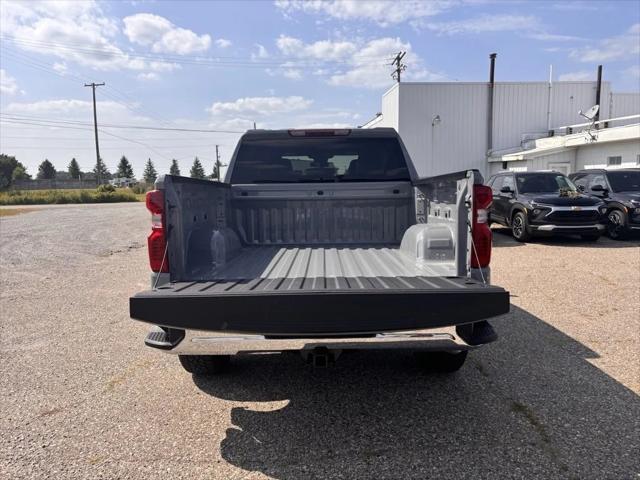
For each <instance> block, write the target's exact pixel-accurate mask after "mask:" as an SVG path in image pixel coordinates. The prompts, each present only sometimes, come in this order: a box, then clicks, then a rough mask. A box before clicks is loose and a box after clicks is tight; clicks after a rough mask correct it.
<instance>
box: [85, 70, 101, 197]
mask: <svg viewBox="0 0 640 480" xmlns="http://www.w3.org/2000/svg"><path fill="white" fill-rule="evenodd" d="M103 85H104V82H102V83H85V84H84V86H85V87H91V90H92V92H93V131H94V133H95V135H96V164H99V163H100V147H99V145H98V116H97V114H96V87H101V86H103ZM97 176H98V185H99V184H100V183H101V180H102V179H101V178H100V171H99V170H98V172H97Z"/></svg>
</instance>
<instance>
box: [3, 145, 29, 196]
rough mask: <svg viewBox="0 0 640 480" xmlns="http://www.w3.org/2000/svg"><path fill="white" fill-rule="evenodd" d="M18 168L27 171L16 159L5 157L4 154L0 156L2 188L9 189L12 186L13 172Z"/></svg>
mask: <svg viewBox="0 0 640 480" xmlns="http://www.w3.org/2000/svg"><path fill="white" fill-rule="evenodd" d="M18 166H21V167H22V168H23V169H24V170H26V168H25V167H24V165H22V164H21V163H20V162H19V161H17V160H16V157H13V156H10V155H5V154H4V153H2V154H0V188H7V187H8V186H9V185H11V181H12V179H13V171H14V170H15V169H16V167H18Z"/></svg>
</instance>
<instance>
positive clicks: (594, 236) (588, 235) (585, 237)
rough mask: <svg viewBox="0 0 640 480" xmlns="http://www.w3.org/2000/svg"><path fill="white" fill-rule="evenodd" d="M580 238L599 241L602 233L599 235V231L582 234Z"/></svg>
mask: <svg viewBox="0 0 640 480" xmlns="http://www.w3.org/2000/svg"><path fill="white" fill-rule="evenodd" d="M580 238H582V240H584V241H586V242H597V241H598V239H599V238H600V235H598V234H597V233H590V234H587V235H580Z"/></svg>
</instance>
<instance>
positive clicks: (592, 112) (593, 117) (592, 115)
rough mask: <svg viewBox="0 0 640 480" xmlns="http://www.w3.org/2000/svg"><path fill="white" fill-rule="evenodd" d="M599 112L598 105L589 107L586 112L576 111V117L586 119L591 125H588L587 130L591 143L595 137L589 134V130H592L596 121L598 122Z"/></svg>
mask: <svg viewBox="0 0 640 480" xmlns="http://www.w3.org/2000/svg"><path fill="white" fill-rule="evenodd" d="M599 111H600V105H594V106H593V107H591V108H590V109H589V110H587V111H586V112H583V111H582V110H578V115H580V116H581V117H584V118H586V119H587V120H589V121H590V122H591V125H589V128H588V129H587V134H588V135H589V136H590V137H591V140H592V141H595V140H596V137H595V136H594V135H593V134H592V133H591V129H592V128H593V126H594V125H595V123H596V121H597V120H598V112H599Z"/></svg>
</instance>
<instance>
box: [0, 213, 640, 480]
mask: <svg viewBox="0 0 640 480" xmlns="http://www.w3.org/2000/svg"><path fill="white" fill-rule="evenodd" d="M149 225H150V221H149V215H148V213H147V211H146V210H145V208H144V205H143V204H141V203H140V204H117V205H77V206H76V205H74V206H55V207H49V208H42V209H40V210H37V211H30V212H28V213H24V214H21V215H16V216H11V217H4V218H2V219H0V240H1V241H0V269H1V270H0V274H1V281H2V289H1V292H0V315H1V330H0V357H1V358H0V378H1V379H2V380H1V382H0V396H1V398H2V415H1V416H0V429H1V435H0V477H2V478H29V479H36V478H144V479H148V478H205V477H206V478H221V479H236V478H272V477H273V478H278V479H284V478H287V479H288V478H390V479H391V478H498V477H499V478H576V479H577V478H580V479H585V478H594V479H596V478H597V479H601V478H637V477H638V474H640V434H639V432H640V397H639V396H638V395H639V394H640V314H639V307H640V242H639V241H638V240H637V239H636V240H633V241H625V242H614V241H611V240H609V239H607V238H602V239H601V240H600V241H599V242H595V243H587V242H584V241H581V240H579V239H549V240H538V241H536V242H534V243H528V244H520V243H517V242H515V241H514V240H513V239H512V238H511V237H510V236H509V232H508V231H507V230H506V229H498V228H496V230H494V243H495V247H494V249H493V261H492V269H493V273H492V281H493V283H495V284H498V285H501V286H503V287H505V288H506V289H508V290H509V291H510V292H511V294H512V311H511V313H510V314H508V315H505V316H504V317H501V318H499V319H497V320H495V321H494V322H493V323H494V325H495V327H496V330H497V331H498V334H499V335H500V340H499V341H498V342H496V343H494V344H491V345H488V346H487V347H485V348H482V349H479V350H478V351H475V352H473V353H472V354H471V355H470V357H469V360H468V361H467V363H466V365H465V366H464V367H463V368H462V370H461V371H460V372H458V373H457V374H455V375H452V376H439V375H430V374H424V373H422V372H421V371H420V370H419V369H418V368H417V366H416V365H415V363H414V362H413V358H412V355H411V354H410V353H403V352H398V353H386V352H361V353H353V354H349V355H344V356H342V357H341V358H340V360H339V361H338V363H337V364H336V366H335V367H332V368H329V369H324V370H312V369H310V368H309V367H307V366H305V365H304V364H303V363H302V361H301V360H300V359H299V358H298V357H296V356H294V355H263V356H252V357H242V358H239V359H236V361H235V362H234V364H233V368H232V371H231V372H230V373H228V374H226V375H224V376H221V377H217V378H198V377H195V378H194V377H191V376H190V375H188V374H187V373H186V372H184V371H183V370H182V368H181V367H180V366H179V364H178V361H177V359H176V358H175V357H172V356H169V355H164V354H162V353H160V352H157V351H153V350H151V349H149V348H146V347H145V346H144V344H143V338H144V335H145V334H146V331H147V326H145V325H142V324H140V323H137V322H133V321H131V320H130V319H129V317H128V297H129V296H130V295H131V294H133V293H135V292H136V291H138V290H142V289H145V288H147V287H148V277H149V271H148V265H147V252H146V245H145V241H146V240H145V239H146V235H147V233H148V231H149V228H150V227H149ZM425 308H428V305H425Z"/></svg>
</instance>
